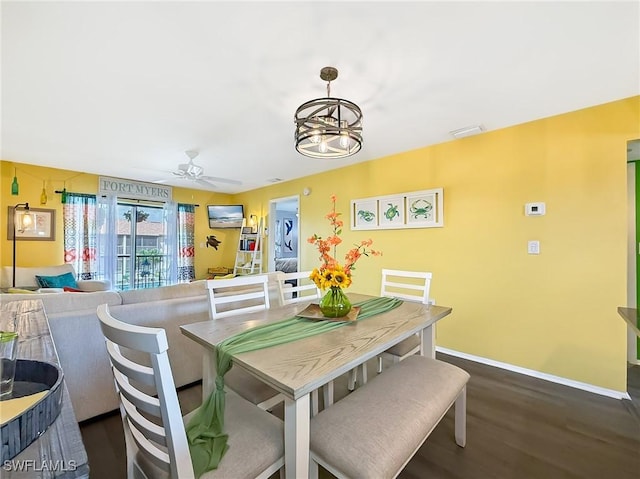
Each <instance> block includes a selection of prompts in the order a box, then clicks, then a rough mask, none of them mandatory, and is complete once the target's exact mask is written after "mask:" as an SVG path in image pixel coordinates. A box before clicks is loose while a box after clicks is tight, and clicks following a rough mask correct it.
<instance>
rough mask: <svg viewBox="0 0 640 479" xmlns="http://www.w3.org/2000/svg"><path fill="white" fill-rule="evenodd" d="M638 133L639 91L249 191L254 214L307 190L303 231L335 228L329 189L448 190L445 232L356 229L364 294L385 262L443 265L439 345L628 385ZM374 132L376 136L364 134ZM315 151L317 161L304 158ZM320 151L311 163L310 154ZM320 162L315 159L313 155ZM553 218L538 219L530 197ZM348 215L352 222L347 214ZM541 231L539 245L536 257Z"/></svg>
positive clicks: (439, 269)
mask: <svg viewBox="0 0 640 479" xmlns="http://www.w3.org/2000/svg"><path fill="white" fill-rule="evenodd" d="M637 138H640V97H634V98H631V99H625V100H622V101H617V102H613V103H609V104H605V105H601V106H596V107H593V108H588V109H584V110H580V111H576V112H572V113H568V114H564V115H560V116H556V117H552V118H546V119H542V120H539V121H533V122H530V123H526V124H522V125H518V126H514V127H511V128H505V129H502V130H498V131H493V132H488V133H484V134H482V135H478V136H474V137H469V138H466V139H463V140H458V141H451V142H448V143H443V144H439V145H435V146H431V147H426V148H422V149H418V150H415V151H410V152H406V153H400V154H397V155H392V156H389V157H386V158H382V159H379V160H375V161H369V162H366V163H361V164H357V165H354V166H350V167H346V168H342V169H339V170H333V171H330V172H327V173H323V174H318V175H314V176H311V177H307V178H303V179H299V180H295V181H291V182H288V183H285V184H279V185H274V186H270V187H267V188H262V189H259V190H254V191H251V192H247V193H245V194H242V195H237V196H236V197H235V200H237V201H239V202H242V203H244V204H245V207H248V208H249V209H253V210H255V211H260V210H262V211H265V212H267V211H268V201H269V200H270V199H272V198H277V197H284V196H290V195H301V193H302V190H303V188H304V187H310V188H312V194H311V195H310V196H302V195H301V196H300V225H301V238H302V242H301V268H302V269H310V268H313V267H315V266H316V265H317V264H318V263H317V259H316V256H317V255H316V251H315V250H314V249H313V248H312V247H311V245H309V244H307V243H305V242H304V239H305V238H307V237H309V236H311V235H312V234H313V233H318V234H321V235H326V234H328V233H329V229H328V222H327V221H326V220H325V219H324V215H325V214H326V213H327V211H328V208H329V196H330V195H331V194H332V193H335V194H337V195H338V209H339V211H342V212H344V213H345V214H347V212H348V211H349V205H350V200H352V199H356V198H366V197H369V196H380V195H386V194H393V193H403V192H408V191H415V190H422V189H429V188H437V187H443V188H444V220H445V226H444V228H430V229H408V230H380V231H354V232H352V231H350V230H349V228H348V227H346V228H345V230H344V234H343V239H344V244H345V247H344V249H343V250H341V251H340V253H344V252H345V251H346V249H347V246H348V245H351V244H352V243H354V242H357V241H359V240H361V239H363V238H366V237H371V238H373V240H374V247H375V248H377V249H381V250H382V251H383V256H382V257H381V258H364V259H363V260H362V261H361V262H360V263H358V265H357V266H358V268H357V271H356V272H355V275H354V283H353V286H352V290H353V291H357V292H363V293H372V294H375V293H377V292H378V290H379V283H380V268H383V267H386V268H397V269H415V270H428V271H432V272H433V281H432V289H431V295H432V296H433V298H435V300H436V302H437V303H438V304H442V305H449V306H452V307H453V314H452V315H451V316H449V317H448V318H447V319H445V320H444V321H442V322H441V324H439V325H438V333H437V334H438V335H437V344H438V345H439V346H442V347H446V348H450V349H454V350H457V351H461V352H465V353H468V354H473V355H477V356H482V357H485V358H490V359H494V360H497V361H501V362H505V363H510V364H513V365H517V366H520V367H524V368H529V369H533V370H537V371H541V372H544V373H548V374H552V375H557V376H561V377H565V378H569V379H572V380H575V381H581V382H585V383H590V384H593V385H596V386H600V387H603V388H608V389H613V390H618V391H624V390H626V360H625V358H626V330H625V326H624V323H623V321H622V320H621V319H620V318H619V317H618V315H617V313H616V308H617V306H619V305H625V304H626V264H627V258H626V254H627V253H626V234H627V220H626V215H627V193H626V144H627V141H628V140H632V139H637ZM365 141H366V138H365ZM301 161H305V160H301ZM309 161H312V160H309ZM315 161H317V160H315ZM532 201H544V202H545V203H546V206H547V214H546V215H545V216H543V217H526V216H525V215H524V205H525V203H528V202H532ZM345 222H346V223H347V224H349V218H348V216H347V217H345ZM528 240H539V241H540V248H541V254H540V255H539V256H533V255H528V254H527V241H528Z"/></svg>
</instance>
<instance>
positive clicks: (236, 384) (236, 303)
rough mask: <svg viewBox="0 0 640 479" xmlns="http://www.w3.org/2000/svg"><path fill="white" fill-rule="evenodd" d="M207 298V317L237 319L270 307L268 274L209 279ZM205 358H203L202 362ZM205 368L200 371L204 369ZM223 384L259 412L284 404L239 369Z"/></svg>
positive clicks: (255, 379) (227, 376)
mask: <svg viewBox="0 0 640 479" xmlns="http://www.w3.org/2000/svg"><path fill="white" fill-rule="evenodd" d="M206 287H207V291H208V295H209V313H210V314H209V316H210V318H211V320H213V321H215V320H216V319H219V318H225V317H229V316H239V315H242V314H245V313H252V312H255V311H264V310H266V309H269V308H270V305H271V303H270V301H269V288H268V276H267V275H247V276H236V277H235V278H228V279H210V280H208V281H207V282H206ZM206 360H207V359H206V358H205V361H206ZM206 366H208V365H205V367H204V368H203V370H204V371H206V370H207V368H206ZM224 382H225V385H227V386H228V387H229V389H231V390H233V391H235V392H236V393H238V394H239V395H240V396H242V397H243V398H245V399H246V400H248V401H251V402H252V403H253V404H255V405H257V406H258V407H259V408H261V409H265V410H270V409H272V408H273V407H274V406H275V405H276V404H278V403H280V402H282V401H284V396H283V395H282V394H280V393H279V392H278V391H276V390H275V389H273V388H271V387H269V386H267V385H266V384H265V383H263V382H262V381H260V380H259V379H257V378H255V377H253V376H252V375H251V374H249V373H247V372H246V371H243V370H242V369H240V368H233V367H232V368H231V369H230V370H229V372H227V374H225V376H224Z"/></svg>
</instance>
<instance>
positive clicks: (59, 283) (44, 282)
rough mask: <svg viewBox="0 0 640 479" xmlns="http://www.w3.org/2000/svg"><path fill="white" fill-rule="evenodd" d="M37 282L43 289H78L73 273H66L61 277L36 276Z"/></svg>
mask: <svg viewBox="0 0 640 479" xmlns="http://www.w3.org/2000/svg"><path fill="white" fill-rule="evenodd" d="M36 281H37V282H38V284H39V285H40V287H41V288H64V287H65V286H69V287H70V288H77V287H78V283H77V282H76V279H75V278H74V277H73V273H65V274H61V275H60V276H38V275H36Z"/></svg>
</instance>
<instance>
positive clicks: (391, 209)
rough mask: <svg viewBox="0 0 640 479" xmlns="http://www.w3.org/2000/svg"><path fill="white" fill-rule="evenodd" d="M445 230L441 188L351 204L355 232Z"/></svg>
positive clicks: (356, 201) (364, 199)
mask: <svg viewBox="0 0 640 479" xmlns="http://www.w3.org/2000/svg"><path fill="white" fill-rule="evenodd" d="M442 226H444V198H443V189H442V188H434V189H431V190H422V191H412V192H409V193H401V194H396V195H388V196H376V197H373V198H363V199H359V200H352V201H351V229H352V230H373V229H402V228H438V227H442Z"/></svg>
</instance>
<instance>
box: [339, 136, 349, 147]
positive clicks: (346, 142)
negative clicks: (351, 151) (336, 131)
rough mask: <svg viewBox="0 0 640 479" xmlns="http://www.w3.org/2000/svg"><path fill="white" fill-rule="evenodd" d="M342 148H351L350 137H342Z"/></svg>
mask: <svg viewBox="0 0 640 479" xmlns="http://www.w3.org/2000/svg"><path fill="white" fill-rule="evenodd" d="M340 146H341V147H342V148H349V137H348V136H347V135H345V134H344V133H343V134H342V135H340Z"/></svg>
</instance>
